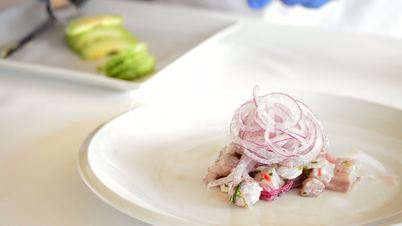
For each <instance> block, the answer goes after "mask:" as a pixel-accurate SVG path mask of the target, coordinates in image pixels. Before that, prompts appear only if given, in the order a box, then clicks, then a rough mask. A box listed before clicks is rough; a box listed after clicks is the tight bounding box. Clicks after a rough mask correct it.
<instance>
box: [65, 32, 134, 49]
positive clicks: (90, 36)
mask: <svg viewBox="0 0 402 226" xmlns="http://www.w3.org/2000/svg"><path fill="white" fill-rule="evenodd" d="M100 39H127V40H130V42H136V41H137V40H136V38H135V37H134V36H133V35H131V34H130V33H129V32H128V31H127V30H126V29H124V28H123V27H120V26H114V27H97V28H94V29H92V30H90V31H87V32H84V33H82V34H80V35H77V36H75V37H71V38H67V43H68V45H69V46H70V48H72V49H73V50H75V51H77V52H80V50H81V49H84V48H85V47H86V46H89V45H91V44H92V43H94V42H96V41H98V40H100Z"/></svg>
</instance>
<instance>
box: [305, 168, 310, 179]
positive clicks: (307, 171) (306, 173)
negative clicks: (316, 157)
mask: <svg viewBox="0 0 402 226" xmlns="http://www.w3.org/2000/svg"><path fill="white" fill-rule="evenodd" d="M310 172H311V169H305V170H304V175H306V177H308V176H309V175H310Z"/></svg>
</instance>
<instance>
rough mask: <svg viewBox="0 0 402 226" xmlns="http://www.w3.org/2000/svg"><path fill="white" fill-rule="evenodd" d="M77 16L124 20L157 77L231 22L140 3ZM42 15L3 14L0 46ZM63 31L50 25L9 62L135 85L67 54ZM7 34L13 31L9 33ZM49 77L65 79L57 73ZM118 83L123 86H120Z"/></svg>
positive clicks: (38, 8) (37, 6)
mask: <svg viewBox="0 0 402 226" xmlns="http://www.w3.org/2000/svg"><path fill="white" fill-rule="evenodd" d="M81 12H82V14H83V15H96V14H105V13H109V14H110V13H112V14H118V15H121V16H123V17H124V19H125V27H126V28H127V29H128V30H129V31H130V32H131V33H133V34H134V35H135V36H136V37H138V39H139V40H140V41H141V42H145V43H147V44H148V48H149V51H150V53H152V54H153V55H154V56H155V58H156V61H157V63H156V71H155V72H156V73H157V72H159V71H161V70H162V69H163V68H165V67H166V66H168V65H170V64H171V63H172V62H174V61H175V60H176V59H178V58H180V57H181V56H183V55H184V54H185V53H187V52H188V51H190V50H192V49H193V48H194V47H196V46H197V45H199V44H200V43H202V42H204V41H206V40H208V39H209V38H211V37H212V36H214V35H215V34H217V33H219V32H220V31H222V30H224V29H225V28H227V27H230V26H231V25H232V24H233V23H234V20H233V19H229V18H226V17H223V16H217V15H214V14H213V13H207V12H205V11H199V10H195V9H191V8H183V7H177V6H176V7H175V6H169V5H165V4H161V3H150V2H149V3H148V2H147V3H144V2H138V1H115V0H112V1H111V0H96V1H88V2H87V3H86V4H85V5H84V6H83V7H82V9H81ZM44 13H45V11H44V6H43V4H41V3H40V2H37V1H32V2H28V3H26V4H25V5H21V6H19V7H16V8H13V9H11V10H9V11H6V12H4V13H1V14H0V21H2V22H3V21H4V24H3V23H2V22H0V32H1V33H3V34H5V35H2V37H0V45H1V44H5V43H8V42H10V41H11V40H16V39H17V38H19V37H21V36H22V35H24V34H25V33H26V32H28V31H30V30H31V29H32V27H35V26H37V24H39V23H40V22H41V21H43V20H44V18H42V17H43V16H44ZM16 27H17V29H16ZM63 29H64V28H63V27H62V26H55V27H53V28H52V29H50V30H49V31H47V32H46V33H44V34H43V35H41V36H39V37H37V38H35V39H34V40H33V41H32V42H30V43H29V45H26V46H24V48H22V49H21V50H19V51H18V52H17V53H16V54H15V55H13V56H12V57H11V59H10V60H13V61H17V62H25V63H32V64H37V65H43V66H49V67H57V68H62V69H67V70H72V71H78V72H84V73H77V75H78V77H77V76H76V77H77V78H79V77H83V79H82V80H84V81H88V80H89V81H90V80H92V81H94V83H95V84H97V83H98V85H99V81H111V82H110V85H109V86H112V87H118V88H124V87H125V86H128V85H129V84H131V85H132V86H135V83H136V82H127V81H123V80H117V82H114V81H116V79H113V78H109V77H107V76H105V75H102V74H100V73H98V72H97V71H96V67H97V65H99V64H101V62H100V61H95V62H93V61H84V60H82V59H81V58H80V57H79V56H78V55H76V54H74V53H73V52H72V51H71V50H69V49H68V48H67V45H66V43H65V40H64V31H63ZM10 30H13V31H14V32H12V33H10V32H9V31H10ZM49 74H51V73H49ZM52 77H54V78H62V79H68V78H69V76H65V77H61V76H60V75H59V74H56V75H53V76H52ZM86 77H88V78H86ZM137 82H138V81H137ZM119 83H120V84H122V85H121V86H119V85H118V84H119ZM124 83H126V85H124ZM104 85H107V83H105V84H104Z"/></svg>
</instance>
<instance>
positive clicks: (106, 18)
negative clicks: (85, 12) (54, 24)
mask: <svg viewBox="0 0 402 226" xmlns="http://www.w3.org/2000/svg"><path fill="white" fill-rule="evenodd" d="M122 25H123V17H121V16H117V15H99V16H88V17H81V18H78V19H75V20H72V21H70V23H69V24H68V25H67V27H66V30H65V33H66V35H67V36H69V37H72V36H76V35H79V34H81V33H84V32H86V31H89V30H91V29H93V28H94V27H98V26H122Z"/></svg>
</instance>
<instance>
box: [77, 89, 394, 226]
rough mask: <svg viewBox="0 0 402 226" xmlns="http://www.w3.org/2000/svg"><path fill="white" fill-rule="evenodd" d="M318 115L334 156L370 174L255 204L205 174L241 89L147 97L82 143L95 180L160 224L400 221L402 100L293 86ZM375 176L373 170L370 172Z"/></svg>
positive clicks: (92, 183) (117, 200) (224, 138)
mask: <svg viewBox="0 0 402 226" xmlns="http://www.w3.org/2000/svg"><path fill="white" fill-rule="evenodd" d="M293 96H294V97H296V98H297V99H299V100H303V102H304V103H306V104H307V105H309V106H310V108H311V109H313V111H314V112H315V113H316V114H317V115H318V116H319V117H320V119H321V121H322V122H323V125H324V127H325V129H326V132H327V135H328V137H329V139H330V141H331V151H332V152H333V154H334V155H336V156H343V157H352V158H357V159H359V160H360V161H361V163H362V171H361V174H362V175H363V176H365V177H363V179H362V180H361V181H359V182H358V183H357V184H356V185H355V186H354V188H353V189H352V191H350V192H349V193H347V194H343V193H336V192H332V191H325V192H324V193H323V194H321V195H320V196H319V197H318V198H304V197H300V196H298V195H297V190H293V191H291V192H289V193H287V194H284V195H282V196H281V197H279V198H278V199H277V200H275V201H272V202H264V201H260V202H258V203H257V204H256V205H255V206H253V207H252V208H249V209H242V208H236V207H233V206H231V205H229V204H228V200H227V197H226V195H225V194H223V193H221V192H220V191H219V190H218V189H209V190H208V189H207V188H206V185H205V183H204V182H203V180H202V179H203V177H204V175H205V174H206V172H207V168H208V166H209V165H211V164H213V162H214V160H215V158H216V157H217V156H218V154H219V150H220V148H221V147H222V146H224V145H225V144H227V143H228V141H229V140H228V129H229V122H230V120H231V117H232V114H233V112H234V110H235V109H236V107H237V106H239V105H240V104H241V102H242V99H240V101H239V99H238V98H236V99H235V98H233V97H230V98H229V97H228V100H227V101H218V100H216V101H210V102H208V103H197V104H192V103H178V104H170V105H165V104H160V105H156V104H154V105H148V106H142V107H139V108H137V109H135V110H133V111H131V112H128V113H125V114H123V115H121V116H119V117H117V118H115V119H114V120H112V121H110V122H108V123H106V124H105V125H103V126H102V127H100V128H99V129H97V130H96V131H95V132H94V133H93V134H91V135H90V136H89V137H88V139H87V140H86V141H85V143H84V144H83V145H82V149H81V151H80V156H79V170H80V173H81V176H82V178H83V179H84V181H85V182H86V183H87V185H88V186H89V187H90V188H91V189H92V190H93V191H94V192H95V193H96V194H97V195H98V196H99V197H100V198H102V199H103V200H105V201H106V202H107V203H109V204H110V205H112V206H114V207H115V208H117V209H119V210H121V211H122V212H124V213H126V214H128V215H130V216H133V217H135V218H138V219H140V220H143V221H145V222H148V223H151V224H155V225H190V224H191V225H364V224H370V225H372V224H379V225H385V224H390V223H395V222H402V214H401V210H402V204H401V203H402V188H401V186H400V185H399V184H400V182H401V179H400V177H399V175H402V129H401V128H402V114H401V110H398V109H394V108H390V107H386V106H382V105H378V104H374V103H369V102H364V101H360V100H356V99H351V98H346V97H339V96H329V95H324V94H314V93H293ZM366 176H367V177H366Z"/></svg>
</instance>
